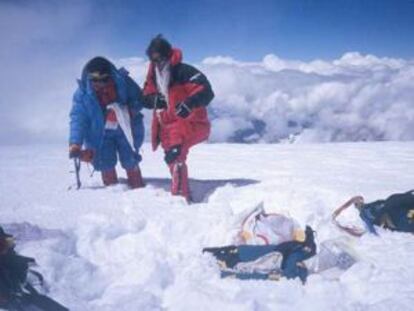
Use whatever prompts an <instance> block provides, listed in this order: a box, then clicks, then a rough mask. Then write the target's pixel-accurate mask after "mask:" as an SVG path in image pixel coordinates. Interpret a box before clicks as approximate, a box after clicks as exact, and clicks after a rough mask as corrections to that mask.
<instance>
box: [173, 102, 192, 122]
mask: <svg viewBox="0 0 414 311" xmlns="http://www.w3.org/2000/svg"><path fill="white" fill-rule="evenodd" d="M190 113H191V108H190V106H189V105H188V104H186V103H185V102H181V103H179V104H178V105H177V106H176V107H175V114H176V115H177V116H179V117H180V118H183V119H185V118H187V117H188V116H189V115H190Z"/></svg>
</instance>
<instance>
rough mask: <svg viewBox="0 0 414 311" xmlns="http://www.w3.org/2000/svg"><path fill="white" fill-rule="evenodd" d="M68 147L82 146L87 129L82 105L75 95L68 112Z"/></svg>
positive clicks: (85, 115)
mask: <svg viewBox="0 0 414 311" xmlns="http://www.w3.org/2000/svg"><path fill="white" fill-rule="evenodd" d="M69 117H70V123H69V127H70V133H69V145H78V146H82V144H83V141H84V138H85V134H86V133H85V132H86V128H87V122H88V118H87V114H86V111H85V108H84V106H83V104H82V100H81V95H80V94H75V96H74V99H73V105H72V109H71V111H70V115H69Z"/></svg>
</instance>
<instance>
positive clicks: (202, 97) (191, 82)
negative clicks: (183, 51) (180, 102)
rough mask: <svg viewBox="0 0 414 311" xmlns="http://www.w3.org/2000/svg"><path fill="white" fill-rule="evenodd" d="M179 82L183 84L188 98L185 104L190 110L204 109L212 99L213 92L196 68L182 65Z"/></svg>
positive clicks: (204, 77) (205, 78)
mask: <svg viewBox="0 0 414 311" xmlns="http://www.w3.org/2000/svg"><path fill="white" fill-rule="evenodd" d="M181 66H182V67H181V68H180V73H179V80H181V81H182V82H183V83H184V87H185V89H186V91H187V94H188V97H187V98H186V99H185V103H186V104H187V105H189V106H190V107H191V108H197V107H205V106H207V105H208V104H210V102H211V101H212V100H213V98H214V92H213V89H212V88H211V84H210V82H209V81H208V79H207V77H206V76H205V75H204V74H203V73H202V72H201V71H200V70H198V69H197V68H195V67H193V66H190V65H187V64H182V65H181Z"/></svg>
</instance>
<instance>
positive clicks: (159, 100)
mask: <svg viewBox="0 0 414 311" xmlns="http://www.w3.org/2000/svg"><path fill="white" fill-rule="evenodd" d="M154 108H155V109H166V108H167V101H166V100H165V96H164V95H162V94H160V93H158V94H157V95H155V100H154Z"/></svg>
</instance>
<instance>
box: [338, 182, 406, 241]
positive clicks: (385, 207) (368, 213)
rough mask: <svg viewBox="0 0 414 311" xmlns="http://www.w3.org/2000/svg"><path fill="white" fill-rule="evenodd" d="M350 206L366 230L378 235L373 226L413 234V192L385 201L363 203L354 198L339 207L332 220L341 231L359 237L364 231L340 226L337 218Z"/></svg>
mask: <svg viewBox="0 0 414 311" xmlns="http://www.w3.org/2000/svg"><path fill="white" fill-rule="evenodd" d="M352 204H354V205H355V207H356V208H357V209H358V210H359V216H360V218H361V219H362V220H363V222H364V224H365V227H366V229H367V230H368V231H369V232H371V233H374V234H378V233H377V231H376V229H375V226H378V227H382V228H385V229H389V230H392V231H399V232H411V233H414V191H413V190H412V191H408V192H405V193H397V194H393V195H391V196H389V197H388V198H387V199H385V200H377V201H374V202H371V203H366V204H365V203H364V201H363V198H362V197H354V198H352V199H350V200H349V201H347V202H346V203H345V204H344V205H342V206H340V207H339V208H338V209H336V210H335V211H334V213H333V214H332V220H333V221H334V223H335V224H336V225H337V226H338V228H340V229H341V230H343V231H345V232H347V233H349V234H351V235H354V236H361V235H362V234H364V233H365V230H363V229H361V228H356V227H350V226H344V225H342V224H340V223H339V222H338V220H337V217H338V216H339V215H340V214H341V213H342V212H343V211H344V210H345V209H347V208H348V207H349V206H351V205H352Z"/></svg>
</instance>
